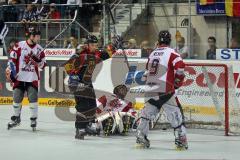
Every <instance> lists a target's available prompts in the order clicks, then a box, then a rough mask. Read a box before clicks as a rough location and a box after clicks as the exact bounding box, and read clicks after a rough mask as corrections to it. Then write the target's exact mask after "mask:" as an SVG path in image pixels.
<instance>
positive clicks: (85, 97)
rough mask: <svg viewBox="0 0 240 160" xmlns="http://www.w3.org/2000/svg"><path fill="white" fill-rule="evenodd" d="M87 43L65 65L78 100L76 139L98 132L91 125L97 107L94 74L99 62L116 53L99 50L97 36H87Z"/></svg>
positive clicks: (71, 88)
mask: <svg viewBox="0 0 240 160" xmlns="http://www.w3.org/2000/svg"><path fill="white" fill-rule="evenodd" d="M86 43H87V47H85V49H84V50H82V51H81V52H80V53H79V54H77V55H74V56H73V57H71V58H70V60H69V61H68V62H67V63H66V65H65V69H66V72H67V73H68V74H69V81H68V83H69V88H70V91H71V92H72V93H73V95H74V97H75V102H76V106H75V108H76V110H77V113H76V122H75V128H76V135H75V138H76V139H84V136H85V135H86V134H97V133H96V132H95V129H92V127H91V124H92V122H94V121H95V113H96V107H97V104H96V96H95V92H94V89H93V85H92V74H93V71H94V69H95V66H96V65H97V63H99V62H101V61H103V60H106V59H108V58H110V57H111V56H112V54H113V53H114V51H113V50H107V51H106V50H103V51H99V50H98V40H97V37H95V36H93V35H89V36H88V37H87V40H86ZM119 43H120V42H119Z"/></svg>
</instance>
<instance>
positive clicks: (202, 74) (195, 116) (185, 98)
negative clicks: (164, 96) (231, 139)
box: [177, 64, 240, 134]
mask: <svg viewBox="0 0 240 160" xmlns="http://www.w3.org/2000/svg"><path fill="white" fill-rule="evenodd" d="M226 73H227V75H226ZM185 74H186V78H185V82H184V86H183V87H181V88H180V89H179V90H178V91H177V95H178V98H179V101H180V102H181V104H182V106H183V110H184V114H185V121H186V123H187V124H189V126H190V127H193V128H207V129H220V130H225V132H226V134H228V133H229V131H230V132H234V133H240V126H239V124H240V117H239V115H240V110H239V109H240V107H239V105H238V99H237V92H236V89H235V83H234V78H233V71H232V70H231V69H229V67H228V66H226V65H221V64H187V66H186V69H185ZM227 112H229V113H228V114H225V113H227ZM228 129H229V131H228Z"/></svg>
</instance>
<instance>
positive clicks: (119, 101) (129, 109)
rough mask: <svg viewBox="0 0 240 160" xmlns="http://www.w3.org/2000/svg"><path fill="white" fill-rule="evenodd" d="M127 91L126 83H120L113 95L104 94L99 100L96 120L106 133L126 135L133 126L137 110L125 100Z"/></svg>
mask: <svg viewBox="0 0 240 160" xmlns="http://www.w3.org/2000/svg"><path fill="white" fill-rule="evenodd" d="M127 92H128V89H127V87H126V86H125V85H118V86H116V87H115V88H114V90H113V94H112V95H111V96H102V97H100V98H99V99H98V100H97V104H98V108H97V111H96V112H97V116H96V117H97V118H96V122H97V124H98V126H99V127H100V128H101V130H102V131H103V133H104V135H106V136H108V135H114V134H120V135H126V134H127V133H128V132H129V130H130V129H131V128H132V126H133V124H134V122H135V115H136V112H135V111H134V109H133V105H132V103H131V102H129V101H127V100H125V97H126V95H127Z"/></svg>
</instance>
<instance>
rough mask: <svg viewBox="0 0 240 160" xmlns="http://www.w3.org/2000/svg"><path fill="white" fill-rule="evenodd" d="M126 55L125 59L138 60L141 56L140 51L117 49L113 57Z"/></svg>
mask: <svg viewBox="0 0 240 160" xmlns="http://www.w3.org/2000/svg"><path fill="white" fill-rule="evenodd" d="M123 54H125V55H127V57H132V58H140V57H141V55H142V50H141V49H124V50H122V49H118V50H117V51H116V53H115V56H121V55H123Z"/></svg>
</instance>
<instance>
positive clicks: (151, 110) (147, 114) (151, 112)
mask: <svg viewBox="0 0 240 160" xmlns="http://www.w3.org/2000/svg"><path fill="white" fill-rule="evenodd" d="M158 112H159V109H158V108H157V107H156V106H154V105H151V104H150V103H146V104H145V107H144V108H143V109H142V112H141V119H140V123H139V125H138V128H137V131H138V132H141V133H142V134H143V135H145V136H147V135H148V132H149V121H150V120H153V119H154V118H155V117H156V116H157V114H158Z"/></svg>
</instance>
